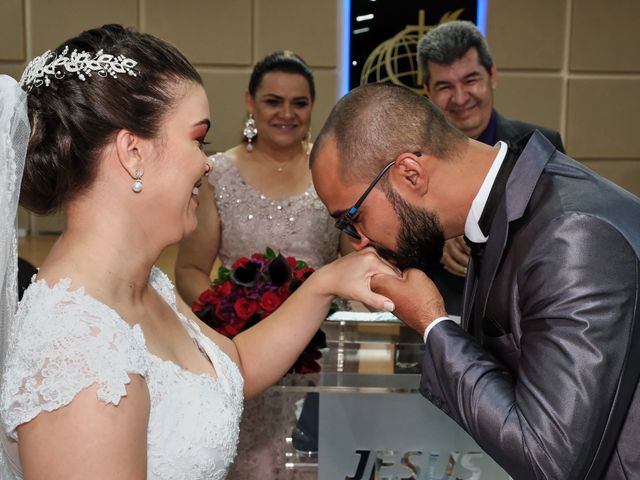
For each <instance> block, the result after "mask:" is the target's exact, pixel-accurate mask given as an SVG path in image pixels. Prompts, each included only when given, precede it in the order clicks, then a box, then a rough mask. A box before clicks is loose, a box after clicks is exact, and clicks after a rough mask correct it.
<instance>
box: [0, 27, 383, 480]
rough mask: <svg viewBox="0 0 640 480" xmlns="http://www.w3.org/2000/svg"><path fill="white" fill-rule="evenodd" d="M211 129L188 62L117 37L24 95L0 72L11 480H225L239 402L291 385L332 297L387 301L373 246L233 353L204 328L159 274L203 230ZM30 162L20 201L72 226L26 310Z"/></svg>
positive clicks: (106, 35) (4, 412)
mask: <svg viewBox="0 0 640 480" xmlns="http://www.w3.org/2000/svg"><path fill="white" fill-rule="evenodd" d="M209 125H210V114H209V105H208V102H207V98H206V95H205V92H204V89H203V87H202V81H201V79H200V76H199V75H198V73H197V72H196V70H195V69H194V68H193V66H192V65H191V64H190V63H189V62H188V61H187V60H186V59H185V58H184V56H183V55H182V54H181V53H180V52H178V51H177V50H176V49H175V48H174V47H172V46H171V45H169V44H167V43H165V42H163V41H161V40H159V39H157V38H155V37H153V36H151V35H148V34H143V33H137V32H133V31H130V30H126V29H124V28H122V27H120V26H117V25H108V26H104V27H102V28H99V29H94V30H89V31H86V32H83V33H82V34H80V35H79V36H78V37H75V38H72V39H70V40H68V41H66V42H65V43H63V44H62V45H61V46H60V47H58V48H57V49H56V50H54V51H53V52H45V53H44V54H43V55H41V56H40V57H38V58H36V59H35V60H34V61H33V62H32V63H31V64H30V65H29V66H28V67H27V69H26V70H25V73H24V75H23V77H22V79H21V81H20V84H19V85H18V84H16V83H15V81H14V80H13V79H10V77H6V76H0V165H1V168H0V173H1V174H2V175H0V181H1V182H3V185H1V187H2V188H0V192H2V198H1V200H2V201H1V202H0V206H1V207H2V208H0V222H2V225H3V233H2V237H3V238H0V240H1V241H0V265H3V266H4V265H7V266H8V267H7V269H6V271H5V269H4V268H3V269H2V270H3V271H2V272H1V275H2V276H3V277H2V282H0V283H2V285H3V290H2V292H1V296H2V298H0V300H2V302H0V305H1V306H2V309H0V314H1V317H0V327H1V328H0V333H1V334H2V338H1V339H0V340H1V341H2V343H0V347H1V349H2V350H1V351H0V354H1V356H0V366H1V367H2V370H1V375H2V376H1V385H0V419H1V424H2V432H1V434H0V440H1V442H0V447H1V448H0V478H2V479H3V480H7V479H8V480H14V479H20V478H24V479H42V478H47V479H69V478H82V479H85V478H87V479H89V478H90V479H107V478H108V479H113V478H118V479H124V480H129V479H138V480H140V479H144V478H147V479H180V478H183V479H189V480H198V479H200V480H205V479H206V480H210V479H222V478H224V477H225V474H226V470H227V467H228V465H229V463H230V462H231V461H232V459H233V457H234V455H235V449H236V441H237V436H238V424H239V417H240V414H241V410H242V401H243V395H246V396H247V397H251V396H253V395H256V394H258V393H259V392H261V391H262V390H264V389H265V388H267V387H268V386H269V385H270V384H272V383H273V382H275V381H276V380H278V378H280V377H281V376H282V374H283V373H284V372H285V371H286V370H287V369H288V368H289V366H290V365H291V363H292V362H293V361H294V360H295V358H296V357H297V356H298V355H299V353H300V351H301V350H302V349H303V348H304V346H305V345H306V343H307V342H308V341H309V339H310V338H311V336H312V335H313V333H314V332H315V331H316V330H317V329H318V327H319V325H320V323H321V322H322V320H323V318H324V316H325V315H326V311H327V309H328V307H329V303H330V301H331V298H332V296H333V295H334V294H340V295H344V296H347V297H351V298H353V297H355V298H359V299H361V300H364V301H367V302H370V303H371V304H374V305H378V306H380V307H382V306H383V304H384V302H385V301H388V300H387V299H386V298H384V297H382V296H379V295H376V294H374V293H373V292H371V291H370V289H369V287H368V280H369V279H370V278H371V276H372V275H375V274H376V273H378V272H393V269H391V267H389V266H388V265H386V264H385V263H384V262H382V261H381V260H380V259H379V257H378V256H377V255H376V254H375V253H374V252H372V251H368V252H363V253H361V252H359V253H357V254H353V255H349V256H347V257H344V258H341V259H339V260H337V261H335V262H333V263H331V264H329V265H327V266H325V267H324V268H322V269H320V270H319V271H317V272H316V273H315V274H314V275H312V276H311V277H310V278H309V279H308V280H307V281H306V282H305V283H304V284H303V285H302V286H301V287H300V288H299V289H298V290H297V291H296V292H295V293H294V294H293V295H292V296H291V297H290V299H289V300H287V301H286V302H285V304H284V305H283V306H282V308H280V309H279V310H278V311H277V312H276V313H274V314H273V315H271V316H270V317H268V318H267V319H265V320H263V321H262V322H260V324H258V325H256V326H255V327H254V328H251V329H249V330H247V331H246V332H243V333H242V334H240V335H238V336H237V337H235V338H234V339H233V341H231V340H229V339H227V338H225V337H222V336H221V335H219V334H217V333H216V332H214V331H213V330H211V329H210V328H208V327H207V326H206V325H204V324H202V323H201V322H200V321H199V320H198V319H197V318H196V317H194V316H193V315H192V314H191V312H190V309H189V307H188V306H187V305H185V304H184V302H183V301H182V300H181V299H180V298H179V297H178V296H177V295H176V293H175V290H174V287H173V285H172V284H171V282H170V281H169V279H168V278H167V277H166V275H164V274H163V273H162V272H160V271H159V270H158V269H157V268H155V267H154V266H153V265H154V262H155V261H156V260H157V258H158V256H159V254H160V252H161V251H162V250H163V249H164V248H165V247H167V246H168V245H170V244H172V243H175V242H177V241H179V240H180V239H181V238H182V237H184V236H185V235H187V234H188V233H190V232H191V231H193V230H194V228H195V227H196V222H197V219H196V213H195V212H196V207H197V205H198V203H199V200H198V191H199V190H198V187H199V186H200V184H201V182H202V175H203V174H206V173H207V172H208V171H209V170H210V163H209V161H208V159H207V158H206V156H205V154H204V153H203V152H202V145H203V143H204V139H205V136H206V133H207V131H208V129H209ZM29 128H30V129H31V131H30V132H29ZM27 144H28V150H27V152H26V158H25V154H24V149H25V148H26V147H27ZM22 159H24V176H23V177H22V187H21V188H22V190H21V192H20V199H21V203H22V204H23V205H24V206H26V207H27V208H29V209H30V210H32V211H34V212H37V213H46V212H50V211H52V210H55V209H58V208H64V210H65V212H66V216H67V227H66V229H65V232H64V233H63V234H62V235H61V237H60V238H59V240H58V241H57V243H56V244H55V245H54V246H53V247H52V249H51V252H50V254H49V255H48V257H47V258H46V260H45V261H44V262H43V264H42V266H41V268H40V270H39V272H38V274H37V276H36V278H35V279H34V281H33V283H32V284H31V286H30V287H29V288H28V289H27V290H26V292H25V293H24V296H23V299H22V300H21V302H20V304H19V306H18V308H17V312H16V310H15V297H16V294H17V289H16V288H15V286H16V284H15V282H16V272H17V256H16V254H15V244H16V240H15V228H14V225H15V223H14V222H15V214H16V208H17V205H16V202H15V200H16V197H17V191H18V186H19V185H20V177H21V175H22V163H23V162H22ZM7 198H8V199H9V200H10V202H5V200H6V199H7ZM8 205H10V207H8ZM388 306H389V307H391V304H389V305H388Z"/></svg>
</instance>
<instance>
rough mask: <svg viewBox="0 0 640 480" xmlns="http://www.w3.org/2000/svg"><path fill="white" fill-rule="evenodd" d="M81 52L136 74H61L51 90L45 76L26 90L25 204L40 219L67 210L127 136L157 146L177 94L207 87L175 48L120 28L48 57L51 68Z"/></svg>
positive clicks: (75, 41)
mask: <svg viewBox="0 0 640 480" xmlns="http://www.w3.org/2000/svg"><path fill="white" fill-rule="evenodd" d="M74 50H76V51H77V52H82V54H84V53H85V52H86V53H88V54H90V55H91V57H93V56H96V55H99V54H100V51H102V53H104V54H108V55H113V57H114V58H115V59H117V58H118V57H119V56H122V57H120V58H124V59H125V60H126V59H130V60H133V61H134V64H135V66H134V67H133V68H131V69H129V70H131V72H124V73H119V72H117V73H116V75H115V77H114V76H113V75H112V74H111V73H109V74H106V75H104V72H102V73H103V75H100V74H99V72H96V71H93V72H90V73H91V75H88V74H84V75H83V74H82V72H80V73H79V72H76V71H73V69H71V70H70V69H69V68H67V69H66V70H65V69H59V71H58V73H59V74H58V75H49V76H48V78H47V79H46V80H47V81H46V82H45V81H42V80H43V78H44V76H42V75H41V76H40V78H39V80H40V81H38V82H30V83H29V84H27V85H24V84H23V88H24V89H25V90H27V91H28V105H29V122H30V123H31V130H32V131H31V139H30V141H29V148H28V151H27V157H26V160H25V169H24V176H23V180H22V188H21V193H20V203H21V204H22V205H23V206H24V207H26V208H28V209H29V210H32V211H33V212H36V213H39V214H46V213H50V212H53V211H56V210H58V209H60V208H61V207H62V206H63V205H64V204H66V203H67V202H68V201H69V200H71V199H73V198H74V197H76V196H77V195H79V194H81V193H82V191H83V190H84V189H85V188H87V187H88V186H90V185H91V184H92V182H93V180H94V179H95V176H96V172H97V162H98V160H99V158H100V156H101V152H102V150H103V149H104V147H105V146H106V145H107V144H108V143H109V142H110V141H111V140H112V139H113V138H114V137H115V135H116V133H117V132H118V131H119V130H120V129H123V128H124V129H128V130H130V131H131V132H133V133H135V134H137V135H139V136H141V137H143V138H156V137H157V136H158V134H159V132H160V129H161V125H162V121H163V120H164V118H165V115H166V114H167V113H168V112H169V111H170V110H171V109H172V107H173V106H174V105H175V103H176V101H177V100H178V99H179V98H180V95H181V94H182V89H179V88H176V87H177V86H178V85H179V84H180V83H182V82H185V81H188V82H194V83H197V84H202V79H201V78H200V75H199V74H198V72H197V71H196V70H195V68H194V67H193V65H191V63H189V61H188V60H187V59H186V58H185V57H184V55H182V54H181V53H180V52H179V51H178V50H177V49H176V48H175V47H173V46H172V45H170V44H168V43H166V42H164V41H163V40H160V39H158V38H156V37H154V36H152V35H149V34H146V33H140V32H135V31H132V30H129V29H125V28H123V27H122V26H120V25H105V26H103V27H101V28H96V29H93V30H87V31H85V32H83V33H81V34H80V35H79V36H77V37H75V38H72V39H69V40H67V41H66V42H64V43H63V44H62V45H60V46H59V47H58V48H57V49H56V50H54V51H53V53H54V54H55V55H50V56H49V57H46V58H47V62H48V63H51V62H53V61H55V59H56V57H62V58H64V57H70V56H71V55H72V52H74ZM42 58H45V56H43V57H42ZM117 61H118V60H116V62H117ZM127 61H128V60H127ZM27 71H28V69H27ZM82 77H84V79H83V78H82Z"/></svg>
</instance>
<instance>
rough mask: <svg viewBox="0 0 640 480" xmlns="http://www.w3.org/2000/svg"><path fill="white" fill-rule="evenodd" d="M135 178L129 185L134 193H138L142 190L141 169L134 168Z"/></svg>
mask: <svg viewBox="0 0 640 480" xmlns="http://www.w3.org/2000/svg"><path fill="white" fill-rule="evenodd" d="M135 175H136V179H135V180H134V181H133V185H131V190H133V191H134V192H135V193H140V192H141V191H142V170H141V169H139V168H136V174H135Z"/></svg>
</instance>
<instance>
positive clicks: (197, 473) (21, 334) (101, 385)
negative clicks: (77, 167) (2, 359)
mask: <svg viewBox="0 0 640 480" xmlns="http://www.w3.org/2000/svg"><path fill="white" fill-rule="evenodd" d="M150 283H151V285H152V286H153V287H154V288H155V289H156V290H157V291H158V292H159V293H160V294H161V295H162V297H163V298H164V300H165V301H166V302H167V303H168V304H169V305H170V306H171V307H172V308H173V309H174V310H175V311H176V314H177V315H178V316H179V317H180V319H181V321H182V323H183V325H184V326H185V328H186V329H187V331H188V333H189V335H190V336H191V337H192V338H193V340H194V341H195V342H196V343H197V344H198V346H199V347H200V349H201V350H202V351H203V352H204V353H205V354H206V355H207V356H208V358H209V359H210V361H211V363H212V364H213V366H214V368H215V371H216V374H217V379H214V378H213V377H212V376H210V375H209V374H194V373H192V372H189V371H187V370H184V369H182V368H181V367H179V366H178V365H177V364H175V363H173V362H171V361H167V360H162V359H160V358H158V357H156V356H155V355H153V354H152V353H151V352H149V350H148V349H147V347H146V343H145V338H144V335H143V332H142V329H141V328H140V326H139V325H135V326H133V327H132V326H130V325H129V324H128V323H126V322H125V321H124V320H123V319H122V318H121V317H119V316H118V314H117V313H116V312H115V311H114V310H112V309H111V308H109V307H108V306H107V305H104V304H102V303H100V302H98V301H97V300H96V299H94V298H92V297H90V296H89V295H87V294H85V292H84V290H83V289H78V290H73V291H72V290H70V281H69V280H61V281H60V282H58V283H57V284H56V285H54V286H52V287H50V286H48V285H47V284H46V282H45V281H44V280H39V281H37V282H35V283H33V284H32V285H31V286H30V287H29V289H28V290H27V291H26V292H25V295H24V298H23V300H22V302H21V303H20V306H19V309H18V313H17V315H18V316H19V317H22V318H20V320H21V327H20V329H19V330H18V332H17V337H18V338H14V339H13V341H12V347H11V349H10V350H9V359H8V362H7V370H6V372H5V373H6V374H5V375H4V377H3V385H2V392H1V394H0V418H1V420H2V427H3V435H0V437H4V440H3V442H4V444H5V450H7V451H8V456H7V457H6V458H5V461H8V463H7V464H5V465H2V459H1V458H0V478H2V479H3V480H15V479H20V478H21V473H20V466H19V465H20V464H19V460H18V457H17V441H18V438H17V432H16V427H18V426H19V425H21V424H23V423H25V422H28V421H30V420H31V419H33V418H34V417H36V416H37V415H38V414H39V413H41V412H43V411H52V410H55V409H57V408H60V407H62V406H64V405H67V404H69V403H70V402H71V401H72V400H73V398H74V397H75V395H76V394H78V393H79V392H80V391H81V390H82V389H84V388H86V387H88V386H90V385H94V384H97V385H98V398H99V399H100V400H101V401H103V402H105V403H112V404H113V405H118V404H119V402H120V400H121V399H122V397H123V396H125V395H126V394H127V391H126V386H127V384H128V383H129V382H130V379H129V375H131V374H138V375H141V376H143V377H144V379H145V380H146V383H147V386H148V389H149V395H150V416H149V425H148V429H147V472H148V473H147V478H148V479H154V480H155V479H157V480H164V479H167V480H169V479H171V480H175V479H189V480H193V479H202V480H205V479H206V480H211V479H216V480H217V479H223V478H224V477H225V475H226V471H227V468H228V466H229V464H230V463H231V461H232V460H233V458H234V455H235V451H236V443H237V440H238V432H239V428H238V426H239V421H240V415H241V413H242V400H243V396H242V390H243V380H242V377H241V375H240V371H239V369H238V367H237V366H236V364H235V363H234V362H233V361H232V360H231V359H230V358H229V357H228V356H227V355H225V354H224V353H223V352H222V351H221V350H220V349H219V348H218V346H217V345H216V344H215V343H214V342H212V341H211V340H210V339H209V338H208V337H206V336H205V335H204V334H203V333H202V332H201V331H200V328H199V327H198V325H197V324H196V323H194V322H192V321H190V320H187V319H186V318H185V317H184V316H183V315H181V314H180V313H178V312H177V310H176V296H175V292H174V287H173V285H172V284H171V281H170V280H169V279H168V278H167V276H166V275H165V274H164V273H162V272H160V270H157V269H155V268H154V270H153V271H152V273H151V277H150ZM5 435H6V436H5ZM0 453H1V452H0ZM0 457H1V455H0Z"/></svg>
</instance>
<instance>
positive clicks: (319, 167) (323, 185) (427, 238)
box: [311, 139, 444, 272]
mask: <svg viewBox="0 0 640 480" xmlns="http://www.w3.org/2000/svg"><path fill="white" fill-rule="evenodd" d="M311 173H312V177H313V183H314V187H315V189H316V192H317V193H318V196H319V197H320V199H321V200H322V201H323V203H324V204H325V205H326V206H327V209H328V210H329V212H330V214H331V216H332V217H334V218H336V220H337V219H339V218H341V217H342V215H343V214H344V212H346V211H347V210H348V209H349V208H350V207H351V206H352V205H353V204H354V203H355V202H356V201H357V200H358V198H359V197H360V196H361V195H362V193H363V192H364V191H365V190H366V189H367V187H368V186H369V184H368V183H366V182H364V183H359V182H358V183H353V184H347V183H346V182H345V181H344V180H343V179H342V176H341V174H340V164H339V157H338V152H337V148H336V147H335V143H334V142H333V140H330V139H329V140H326V141H325V143H324V145H322V146H321V147H320V149H319V150H318V151H317V152H316V156H315V161H314V165H313V167H312V169H311ZM387 175H388V174H387ZM374 176H375V175H374ZM352 226H353V227H354V228H355V230H356V231H357V233H358V234H359V236H360V237H361V238H360V239H359V240H358V239H355V238H350V240H351V242H352V245H353V246H354V248H355V249H356V250H360V249H362V248H364V247H367V246H372V247H374V248H375V249H376V250H377V251H378V253H379V254H380V256H382V257H383V258H386V259H388V260H389V261H391V262H392V263H393V264H395V265H397V266H398V267H399V268H402V269H404V268H409V267H413V268H419V269H421V270H423V271H426V272H428V271H429V270H430V269H431V268H432V266H433V265H434V264H437V263H438V262H439V261H440V257H441V256H442V248H443V245H444V236H443V232H442V228H441V226H440V222H439V221H438V217H437V215H436V214H435V213H433V212H430V211H428V210H425V209H423V208H419V207H416V206H413V205H411V204H410V203H408V202H407V201H405V200H404V199H403V198H402V197H401V196H400V194H399V193H397V192H395V191H393V190H392V191H391V194H390V195H387V194H385V192H384V191H383V190H382V188H380V187H379V186H376V187H375V188H374V189H373V190H372V191H371V193H370V194H369V195H368V196H367V197H366V199H365V200H364V202H363V203H362V205H361V206H360V208H359V209H358V212H357V214H356V215H355V216H354V217H353V221H352Z"/></svg>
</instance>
